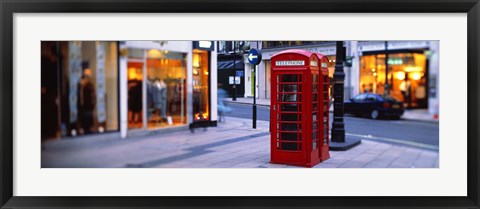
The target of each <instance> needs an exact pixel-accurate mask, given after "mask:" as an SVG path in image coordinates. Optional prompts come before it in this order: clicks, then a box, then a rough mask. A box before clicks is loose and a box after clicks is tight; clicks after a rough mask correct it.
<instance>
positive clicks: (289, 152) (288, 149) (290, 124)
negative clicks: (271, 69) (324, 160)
mask: <svg viewBox="0 0 480 209" xmlns="http://www.w3.org/2000/svg"><path fill="white" fill-rule="evenodd" d="M274 79H275V80H276V83H277V84H276V85H274V86H272V92H276V93H275V95H272V96H273V97H272V99H275V100H276V101H275V104H274V106H273V110H274V111H273V112H274V116H273V117H272V119H273V120H272V122H273V123H272V125H273V126H274V127H273V130H272V135H273V136H274V138H275V140H274V141H275V142H274V143H273V144H272V146H274V147H272V148H273V149H274V150H276V151H280V152H282V153H281V155H280V154H279V153H278V152H277V153H276V154H277V155H275V159H272V162H274V163H275V162H276V163H287V164H298V162H302V161H303V159H304V158H305V157H304V154H303V151H304V149H305V145H304V140H302V139H303V137H304V134H303V132H302V130H303V129H302V128H303V124H302V123H303V122H302V120H303V119H304V114H303V113H302V106H303V105H304V103H305V102H304V99H305V97H304V95H303V93H304V92H303V90H304V89H305V86H304V84H303V83H302V81H304V80H305V75H304V73H303V72H301V71H300V72H282V73H278V74H277V73H275V74H274Z"/></svg>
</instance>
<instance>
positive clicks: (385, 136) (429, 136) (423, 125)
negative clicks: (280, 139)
mask: <svg viewBox="0 0 480 209" xmlns="http://www.w3.org/2000/svg"><path fill="white" fill-rule="evenodd" d="M228 105H229V106H230V107H232V109H233V111H232V113H230V114H229V115H228V116H231V117H238V118H252V105H251V104H238V103H228ZM257 119H258V120H264V121H269V120H270V108H269V107H267V106H258V105H257ZM344 120H345V131H346V135H347V137H360V138H363V139H365V138H368V139H369V140H374V141H382V142H387V143H392V144H403V145H408V146H414V147H421V148H427V149H433V150H438V145H439V128H438V123H433V122H421V121H409V120H372V119H368V118H359V117H351V116H348V115H346V116H345V117H344ZM330 121H332V114H330Z"/></svg>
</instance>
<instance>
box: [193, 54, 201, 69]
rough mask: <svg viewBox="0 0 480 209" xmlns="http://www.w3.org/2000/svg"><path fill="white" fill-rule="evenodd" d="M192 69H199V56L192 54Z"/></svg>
mask: <svg viewBox="0 0 480 209" xmlns="http://www.w3.org/2000/svg"><path fill="white" fill-rule="evenodd" d="M193 67H200V54H197V53H194V54H193Z"/></svg>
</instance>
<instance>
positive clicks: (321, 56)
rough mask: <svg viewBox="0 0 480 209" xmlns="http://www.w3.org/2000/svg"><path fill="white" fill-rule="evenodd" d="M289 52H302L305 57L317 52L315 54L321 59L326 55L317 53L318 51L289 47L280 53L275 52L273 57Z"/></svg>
mask: <svg viewBox="0 0 480 209" xmlns="http://www.w3.org/2000/svg"><path fill="white" fill-rule="evenodd" d="M288 53H293V54H301V55H303V56H305V57H310V56H312V54H315V55H317V57H318V59H319V60H320V59H322V58H323V57H325V55H323V54H320V53H316V52H310V51H307V50H303V49H288V50H284V51H281V52H278V53H276V54H274V55H273V56H272V58H273V57H276V56H279V55H282V54H288Z"/></svg>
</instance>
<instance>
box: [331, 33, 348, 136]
mask: <svg viewBox="0 0 480 209" xmlns="http://www.w3.org/2000/svg"><path fill="white" fill-rule="evenodd" d="M344 56H345V52H344V48H343V41H337V53H336V58H335V59H336V61H335V72H334V73H333V98H334V101H333V123H332V142H345V123H344V122H343V115H344V110H343V94H344V83H345V73H344V72H343V61H344V60H345V58H344Z"/></svg>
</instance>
